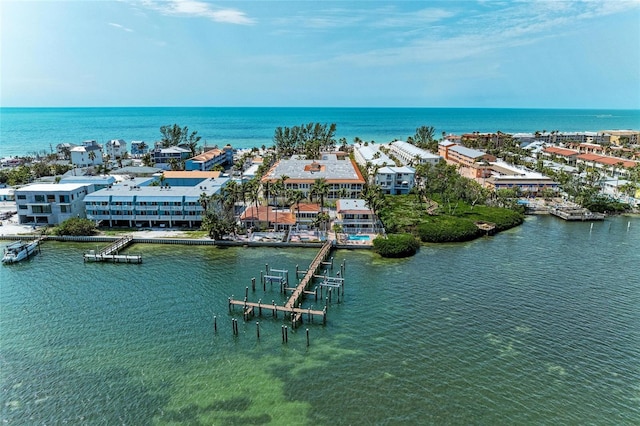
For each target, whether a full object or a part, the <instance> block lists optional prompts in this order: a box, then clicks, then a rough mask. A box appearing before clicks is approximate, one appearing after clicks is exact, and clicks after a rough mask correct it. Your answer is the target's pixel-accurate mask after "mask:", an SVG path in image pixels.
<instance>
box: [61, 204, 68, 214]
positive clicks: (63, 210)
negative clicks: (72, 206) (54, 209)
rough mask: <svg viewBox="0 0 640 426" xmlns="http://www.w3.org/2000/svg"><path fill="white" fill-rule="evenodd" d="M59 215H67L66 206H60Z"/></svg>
mask: <svg viewBox="0 0 640 426" xmlns="http://www.w3.org/2000/svg"><path fill="white" fill-rule="evenodd" d="M60 213H67V206H65V205H61V206H60Z"/></svg>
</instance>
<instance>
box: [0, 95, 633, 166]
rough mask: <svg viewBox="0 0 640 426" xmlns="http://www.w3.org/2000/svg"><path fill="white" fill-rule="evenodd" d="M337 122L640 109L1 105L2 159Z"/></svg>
mask: <svg viewBox="0 0 640 426" xmlns="http://www.w3.org/2000/svg"><path fill="white" fill-rule="evenodd" d="M310 122H319V123H336V126H337V131H336V139H340V138H345V139H347V141H348V142H349V143H351V142H353V139H354V138H355V137H359V138H360V139H362V140H365V141H376V142H389V141H392V140H396V139H400V140H405V139H406V138H407V137H408V136H413V135H414V134H415V131H416V128H418V127H420V126H433V127H434V128H435V129H436V137H440V135H441V134H442V132H447V133H456V134H462V133H466V132H474V131H481V132H485V131H486V132H495V131H498V130H500V131H502V132H507V133H516V132H535V131H543V130H546V131H552V130H560V131H601V130H612V129H640V110H586V109H585V110H568V109H563V110H554V109H473V108H222V107H220V108H214V107H211V108H206V107H198V108H195V107H194V108H184V107H180V108H172V107H166V108H155V107H154V108H150V107H149V108H146V107H140V108H132V107H128V108H7V107H4V108H0V157H7V156H15V155H28V154H32V153H42V152H51V151H52V150H55V147H56V145H57V144H59V143H62V142H71V143H75V144H80V143H81V142H82V141H84V140H89V139H94V140H97V141H98V142H99V143H105V142H106V141H108V140H111V139H124V140H125V141H127V142H131V141H132V140H144V141H146V142H147V143H149V142H151V143H153V142H154V141H156V140H158V139H159V138H160V127H161V126H163V125H172V124H178V125H180V126H187V127H188V128H189V130H191V131H194V130H195V131H197V132H198V134H199V135H200V136H202V143H205V142H206V144H207V145H208V146H212V145H219V146H223V145H226V144H231V145H232V146H233V147H234V148H252V147H254V146H257V147H260V146H262V145H265V146H271V145H273V134H274V131H275V129H276V128H277V127H284V126H288V127H292V126H297V125H301V124H306V123H310Z"/></svg>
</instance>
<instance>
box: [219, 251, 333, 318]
mask: <svg viewBox="0 0 640 426" xmlns="http://www.w3.org/2000/svg"><path fill="white" fill-rule="evenodd" d="M332 248H333V245H332V242H331V241H326V242H325V243H324V244H323V245H322V247H321V248H320V251H319V252H318V253H317V254H316V256H315V258H314V259H313V261H312V262H311V264H310V265H309V269H307V270H306V271H305V272H304V277H302V279H301V280H300V283H299V284H298V285H297V286H296V287H294V288H287V287H284V288H283V291H286V290H292V294H291V296H289V299H287V302H286V303H285V304H284V306H279V305H276V304H275V303H272V304H271V305H270V304H265V303H262V302H257V303H256V302H249V301H247V296H246V295H245V298H244V300H236V299H233V298H232V297H229V311H232V310H233V307H234V306H242V307H243V314H244V318H245V320H247V319H249V318H251V317H253V316H254V315H255V310H256V308H257V309H258V315H262V310H263V309H267V310H270V311H271V312H272V315H273V316H274V317H276V318H277V315H278V312H284V313H285V314H289V315H290V316H291V322H292V324H293V326H294V327H295V326H296V325H298V324H299V323H301V322H302V318H303V315H305V314H306V315H307V316H308V320H309V321H312V319H313V317H314V316H320V317H322V321H323V323H325V322H326V320H327V306H326V305H325V307H324V309H323V310H321V311H320V310H312V309H310V308H308V309H305V308H301V307H300V302H301V300H302V299H303V298H304V296H305V295H308V294H315V295H316V298H317V291H316V292H311V291H307V287H308V286H309V284H310V283H311V282H312V281H313V278H314V277H317V276H318V275H316V272H317V270H318V269H319V268H320V267H321V266H323V265H326V264H328V263H329V262H326V260H327V257H328V256H329V254H330V253H331V249H332ZM296 270H297V267H296ZM274 271H275V270H274ZM285 272H286V271H285ZM322 277H323V278H325V280H326V279H327V277H324V276H322ZM263 279H264V277H263ZM254 280H255V279H254ZM341 282H342V281H341ZM254 284H255V281H254ZM332 284H333V282H332V283H330V284H328V285H332Z"/></svg>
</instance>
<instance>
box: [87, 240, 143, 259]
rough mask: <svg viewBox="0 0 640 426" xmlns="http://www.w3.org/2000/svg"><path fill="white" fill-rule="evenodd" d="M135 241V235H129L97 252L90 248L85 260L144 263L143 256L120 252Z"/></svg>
mask: <svg viewBox="0 0 640 426" xmlns="http://www.w3.org/2000/svg"><path fill="white" fill-rule="evenodd" d="M132 242H133V237H132V236H130V235H127V236H126V237H122V238H120V239H119V240H116V241H114V242H113V243H112V244H110V245H108V246H107V247H105V248H104V249H102V250H100V251H99V252H96V251H94V250H89V251H88V252H86V253H85V254H84V256H83V257H84V261H85V262H113V263H142V256H140V255H131V254H118V252H119V251H120V250H123V249H125V248H127V247H128V246H129V245H131V243H132Z"/></svg>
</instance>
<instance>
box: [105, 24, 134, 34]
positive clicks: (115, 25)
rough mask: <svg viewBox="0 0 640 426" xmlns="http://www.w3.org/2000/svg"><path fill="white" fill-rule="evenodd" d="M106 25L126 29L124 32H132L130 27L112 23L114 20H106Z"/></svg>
mask: <svg viewBox="0 0 640 426" xmlns="http://www.w3.org/2000/svg"><path fill="white" fill-rule="evenodd" d="M107 25H111V26H112V27H114V28H118V29H121V30H122V31H126V32H128V33H132V32H133V30H132V29H131V28H127V27H125V26H123V25H120V24H116V23H114V22H108V23H107Z"/></svg>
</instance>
